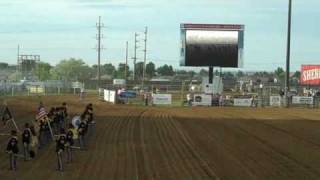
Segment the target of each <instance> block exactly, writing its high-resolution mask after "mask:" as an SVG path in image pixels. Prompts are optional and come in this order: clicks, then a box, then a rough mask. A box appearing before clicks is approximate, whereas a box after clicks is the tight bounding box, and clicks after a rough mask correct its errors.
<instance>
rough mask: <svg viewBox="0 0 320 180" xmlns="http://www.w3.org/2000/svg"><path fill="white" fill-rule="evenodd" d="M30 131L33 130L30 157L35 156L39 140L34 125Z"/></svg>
mask: <svg viewBox="0 0 320 180" xmlns="http://www.w3.org/2000/svg"><path fill="white" fill-rule="evenodd" d="M30 131H31V143H30V151H29V153H30V158H35V155H36V153H37V149H38V144H39V141H38V136H37V131H36V129H35V127H34V126H31V127H30Z"/></svg>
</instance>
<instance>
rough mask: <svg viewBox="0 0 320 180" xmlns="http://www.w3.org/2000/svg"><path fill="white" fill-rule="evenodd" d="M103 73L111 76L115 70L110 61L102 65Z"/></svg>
mask: <svg viewBox="0 0 320 180" xmlns="http://www.w3.org/2000/svg"><path fill="white" fill-rule="evenodd" d="M103 71H104V72H105V73H104V74H107V75H111V76H113V75H114V74H115V72H116V68H115V67H114V65H112V64H111V63H109V64H104V65H103Z"/></svg>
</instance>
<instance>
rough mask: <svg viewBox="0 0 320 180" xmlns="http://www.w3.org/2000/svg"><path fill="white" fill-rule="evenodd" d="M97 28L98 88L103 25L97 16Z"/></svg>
mask: <svg viewBox="0 0 320 180" xmlns="http://www.w3.org/2000/svg"><path fill="white" fill-rule="evenodd" d="M96 26H97V29H98V34H97V40H98V47H97V50H98V74H97V76H98V84H97V86H98V88H100V85H101V84H100V83H101V82H100V81H101V49H102V47H101V39H102V34H101V29H102V27H103V24H102V23H101V16H99V22H98V23H97V24H96Z"/></svg>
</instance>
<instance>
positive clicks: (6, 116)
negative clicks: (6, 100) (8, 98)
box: [1, 106, 13, 125]
mask: <svg viewBox="0 0 320 180" xmlns="http://www.w3.org/2000/svg"><path fill="white" fill-rule="evenodd" d="M12 118H13V117H12V114H11V112H10V110H9V108H8V106H5V107H4V109H3V112H2V114H1V121H2V123H3V124H4V125H6V124H7V122H8V121H10V120H12Z"/></svg>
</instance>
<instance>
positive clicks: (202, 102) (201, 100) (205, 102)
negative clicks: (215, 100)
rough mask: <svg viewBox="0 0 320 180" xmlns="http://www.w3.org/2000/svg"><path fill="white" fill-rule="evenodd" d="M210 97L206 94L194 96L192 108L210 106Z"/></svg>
mask: <svg viewBox="0 0 320 180" xmlns="http://www.w3.org/2000/svg"><path fill="white" fill-rule="evenodd" d="M211 104H212V96H211V95H206V94H195V95H194V97H193V102H192V105H193V106H211Z"/></svg>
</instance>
